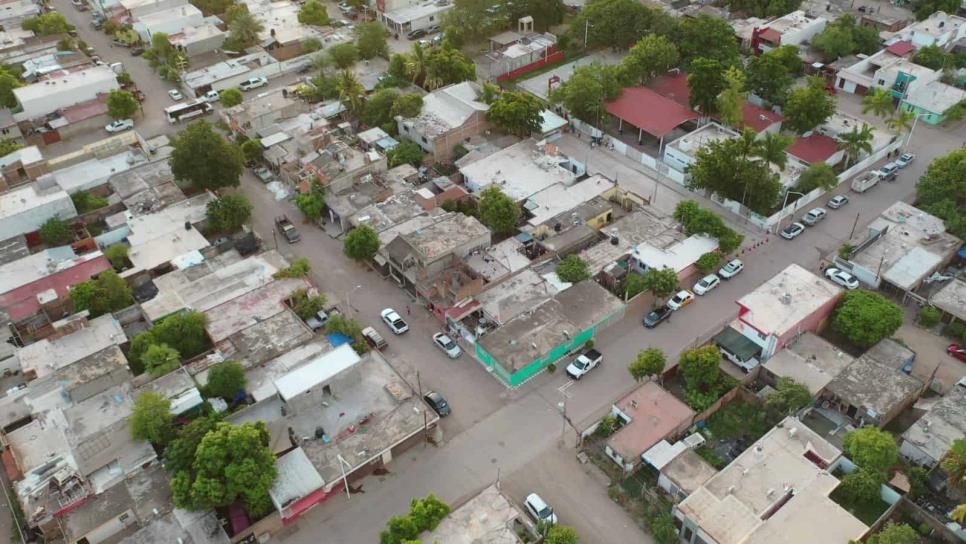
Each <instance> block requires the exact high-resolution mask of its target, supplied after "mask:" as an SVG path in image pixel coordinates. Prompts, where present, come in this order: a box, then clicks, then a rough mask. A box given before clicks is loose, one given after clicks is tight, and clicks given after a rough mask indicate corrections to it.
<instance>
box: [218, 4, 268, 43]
mask: <svg viewBox="0 0 966 544" xmlns="http://www.w3.org/2000/svg"><path fill="white" fill-rule="evenodd" d="M263 30H265V27H264V26H263V25H262V23H261V21H259V20H258V19H256V18H255V16H254V15H252V14H250V13H248V12H245V13H238V14H236V15H235V17H234V19H232V21H231V24H230V25H228V38H227V39H226V40H225V47H226V48H229V44H230V45H231V46H232V47H230V48H229V49H239V50H240V49H247V48H249V47H251V46H253V45H255V44H257V43H258V35H259V33H261V32H262V31H263Z"/></svg>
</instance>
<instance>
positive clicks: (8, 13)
mask: <svg viewBox="0 0 966 544" xmlns="http://www.w3.org/2000/svg"><path fill="white" fill-rule="evenodd" d="M37 15H40V4H39V3H37V2H33V1H31V0H12V1H8V2H3V3H0V26H3V28H17V27H19V26H20V23H22V22H23V21H24V19H29V18H31V17H36V16H37Z"/></svg>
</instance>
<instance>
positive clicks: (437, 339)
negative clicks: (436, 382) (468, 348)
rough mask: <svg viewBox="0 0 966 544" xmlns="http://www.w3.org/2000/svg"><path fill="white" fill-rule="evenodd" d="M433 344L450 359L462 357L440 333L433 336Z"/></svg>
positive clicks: (460, 351)
mask: <svg viewBox="0 0 966 544" xmlns="http://www.w3.org/2000/svg"><path fill="white" fill-rule="evenodd" d="M390 328H392V327H390ZM433 343H434V344H436V347H438V348H439V349H441V350H443V353H445V354H446V355H447V356H448V357H449V358H450V359H456V358H457V357H459V356H460V355H463V350H461V349H460V347H459V346H457V345H456V342H454V341H453V339H452V338H450V337H449V336H447V335H445V334H443V333H441V332H438V333H436V334H434V335H433Z"/></svg>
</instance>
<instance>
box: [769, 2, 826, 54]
mask: <svg viewBox="0 0 966 544" xmlns="http://www.w3.org/2000/svg"><path fill="white" fill-rule="evenodd" d="M827 23H828V21H826V20H825V19H824V18H822V17H811V16H809V15H808V14H806V13H805V12H804V11H802V10H799V11H793V12H791V13H789V14H788V15H784V16H782V17H779V18H778V19H775V20H774V21H771V22H770V23H768V24H766V25H763V27H762V28H760V29H759V30H758V43H757V49H758V51H759V52H761V53H764V52H765V51H769V50H771V49H774V48H776V47H781V46H783V45H800V44H802V43H805V42H807V41H809V40H811V39H812V37H813V36H815V35H816V34H818V33H819V32H821V31H823V30H825V25H826V24H827Z"/></svg>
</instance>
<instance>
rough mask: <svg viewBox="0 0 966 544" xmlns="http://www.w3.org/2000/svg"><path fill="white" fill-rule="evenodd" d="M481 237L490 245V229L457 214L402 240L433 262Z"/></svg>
mask: <svg viewBox="0 0 966 544" xmlns="http://www.w3.org/2000/svg"><path fill="white" fill-rule="evenodd" d="M481 237H486V244H487V245H489V242H490V229H488V228H486V226H484V225H483V223H480V221H479V219H477V218H475V217H473V216H470V215H463V214H462V213H456V212H454V213H450V214H447V215H445V216H443V217H442V218H441V219H440V220H439V221H437V222H435V223H433V224H432V225H430V226H428V227H424V228H421V229H418V230H415V231H412V232H410V233H407V234H404V235H402V239H403V240H405V241H406V243H407V244H408V245H409V247H411V248H412V249H413V250H414V251H415V252H416V253H417V254H418V255H419V257H420V258H422V259H424V260H426V261H433V260H435V259H437V258H439V256H441V255H449V254H450V253H452V252H453V251H455V250H456V249H458V248H460V247H462V246H464V245H465V244H467V243H469V242H471V241H473V240H475V239H477V238H481ZM457 257H462V255H457Z"/></svg>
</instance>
